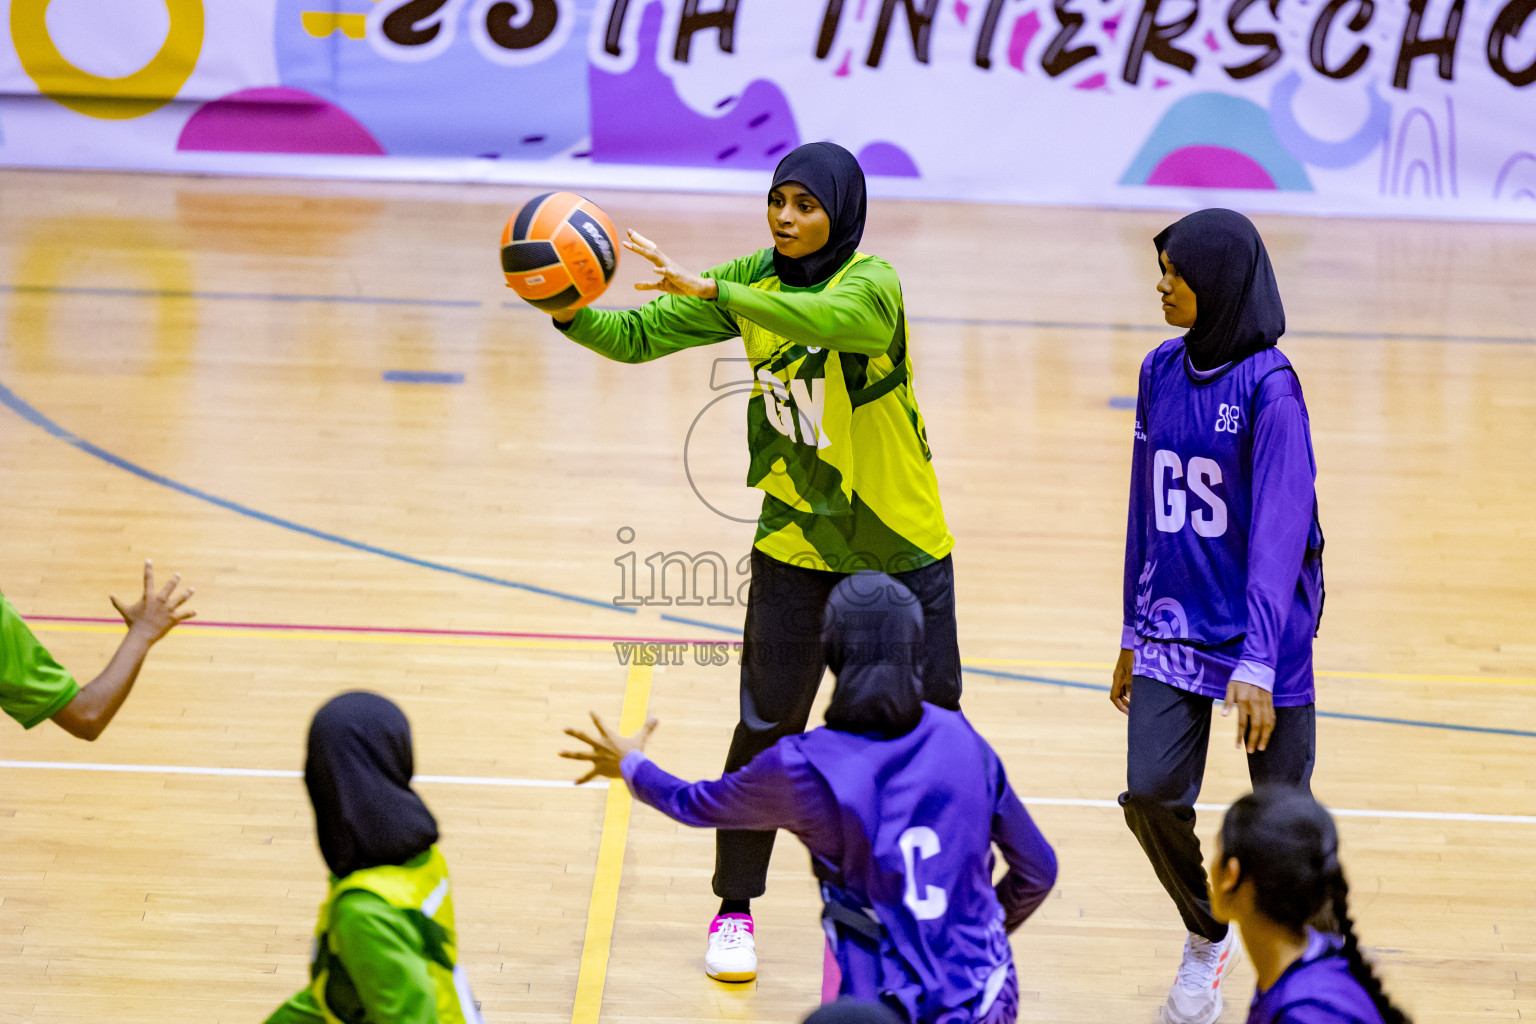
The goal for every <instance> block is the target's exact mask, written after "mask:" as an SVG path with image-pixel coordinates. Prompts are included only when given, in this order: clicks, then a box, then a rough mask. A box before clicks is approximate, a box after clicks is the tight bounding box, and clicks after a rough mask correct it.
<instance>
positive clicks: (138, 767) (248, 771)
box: [0, 688, 1536, 853]
mask: <svg viewBox="0 0 1536 1024" xmlns="http://www.w3.org/2000/svg"><path fill="white" fill-rule="evenodd" d="M637 689H638V688H637ZM640 696H641V695H640V694H639V693H638V692H637V693H636V694H635V698H636V699H635V701H634V702H633V703H631V704H628V705H626V707H625V714H624V720H623V721H622V722H621V729H623V730H624V731H633V730H632V729H629V728H627V727H628V726H630V725H631V724H633V725H634V728H639V724H638V722H635V723H631V722H630V721H629V720H628V719H629V718H630V717H638V718H639V719H640V720H643V719H644V706H643V705H641V704H639V702H638V701H639V698H640ZM636 709H638V710H636ZM631 712H633V715H631ZM5 768H13V769H19V770H30V771H71V772H117V773H127V774H134V775H204V776H224V777H234V778H254V779H300V778H303V776H304V773H303V772H301V771H295V770H292V769H278V768H211V767H209V768H205V767H197V766H192V765H155V764H91V763H83V762H77V761H0V769H5ZM411 781H412V782H426V783H434V784H438V785H445V786H500V787H504V788H516V789H593V790H603V789H609V790H610V792H614V791H618V792H623V793H624V794H625V795H626V796H627V795H628V787H626V786H613V787H611V788H610V787H609V785H608V783H607V782H606V781H605V780H602V779H598V780H596V781H594V782H589V783H587V784H586V785H584V786H577V785H576V784H575V783H574V782H570V781H567V780H562V779H519V778H506V779H503V778H493V777H483V776H478V775H415V776H412V777H411ZM1019 799H1021V800H1022V801H1023V802H1024V804H1025V805H1026V806H1029V807H1082V808H1102V809H1114V810H1119V809H1120V804H1119V802H1118V801H1116V800H1094V799H1090V798H1087V797H1054V796H1022V797H1020V798H1019ZM1226 809H1227V808H1226V805H1225V804H1196V805H1195V810H1197V811H1217V812H1219V811H1225V810H1226ZM1328 810H1329V811H1330V812H1332V813H1333V814H1334V816H1336V817H1341V818H1387V819H1393V820H1401V821H1465V822H1469V823H1473V824H1485V825H1536V814H1476V813H1473V812H1470V811H1389V810H1381V809H1378V808H1374V807H1330V808H1328ZM605 817H606V812H605ZM618 852H619V853H622V848H621V849H620V850H619V851H618Z"/></svg>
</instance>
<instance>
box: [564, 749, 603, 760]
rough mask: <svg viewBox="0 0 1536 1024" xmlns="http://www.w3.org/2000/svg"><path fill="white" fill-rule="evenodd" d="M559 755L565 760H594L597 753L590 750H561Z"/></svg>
mask: <svg viewBox="0 0 1536 1024" xmlns="http://www.w3.org/2000/svg"><path fill="white" fill-rule="evenodd" d="M560 756H561V757H563V758H565V759H566V760H567V761H596V760H597V755H596V754H594V753H593V752H592V751H590V750H562V751H560Z"/></svg>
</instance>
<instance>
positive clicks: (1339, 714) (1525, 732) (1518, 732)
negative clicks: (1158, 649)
mask: <svg viewBox="0 0 1536 1024" xmlns="http://www.w3.org/2000/svg"><path fill="white" fill-rule="evenodd" d="M960 668H961V669H962V670H963V671H966V672H971V673H974V674H976V675H980V676H995V677H997V678H998V679H1019V680H1023V681H1024V682H1027V683H1046V684H1049V685H1051V686H1062V687H1066V688H1068V689H1072V690H1097V691H1098V692H1100V693H1108V692H1109V687H1107V686H1103V685H1101V684H1099V683H1076V682H1071V681H1069V680H1066V679H1048V678H1046V677H1044V676H1027V675H1024V674H1022V673H1019V672H999V671H998V670H997V669H987V668H975V667H972V666H969V665H966V664H965V663H964V662H961V663H960ZM1317 717H1318V718H1342V719H1344V720H1346V721H1350V722H1373V723H1375V724H1377V725H1407V726H1412V727H1413V728H1415V729H1442V730H1445V731H1448V732H1476V733H1483V734H1485V735H1489V736H1522V737H1526V738H1529V739H1536V732H1533V731H1531V730H1529V729H1495V728H1493V727H1492V726H1487V725H1460V724H1458V723H1456V722H1425V721H1420V720H1419V719H1415V718H1388V717H1387V716H1385V715H1354V714H1350V713H1348V712H1345V711H1323V710H1321V709H1319V710H1318V712H1317Z"/></svg>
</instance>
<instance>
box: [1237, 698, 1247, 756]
mask: <svg viewBox="0 0 1536 1024" xmlns="http://www.w3.org/2000/svg"><path fill="white" fill-rule="evenodd" d="M1236 745H1237V749H1239V750H1242V749H1243V748H1245V747H1246V746H1247V745H1248V709H1247V708H1245V707H1243V706H1242V705H1241V704H1239V705H1237V744H1236Z"/></svg>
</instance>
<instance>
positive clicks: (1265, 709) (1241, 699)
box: [1221, 682, 1275, 754]
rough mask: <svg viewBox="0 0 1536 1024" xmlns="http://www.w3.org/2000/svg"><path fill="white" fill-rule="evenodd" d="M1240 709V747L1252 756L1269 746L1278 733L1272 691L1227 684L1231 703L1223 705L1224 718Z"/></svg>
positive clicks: (1241, 684) (1238, 717)
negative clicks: (1270, 692) (1270, 739)
mask: <svg viewBox="0 0 1536 1024" xmlns="http://www.w3.org/2000/svg"><path fill="white" fill-rule="evenodd" d="M1233 708H1236V709H1237V746H1238V749H1240V750H1247V751H1248V753H1250V754H1252V753H1255V752H1257V751H1260V750H1263V749H1264V748H1265V747H1267V746H1269V737H1270V734H1271V733H1273V732H1274V731H1275V701H1274V698H1273V697H1271V696H1270V695H1269V691H1268V690H1266V689H1263V688H1262V687H1258V686H1254V685H1253V684H1252V683H1239V682H1229V683H1227V699H1226V701H1225V702H1224V703H1223V704H1222V705H1221V713H1222V715H1223V717H1225V716H1226V715H1230V714H1231V713H1232V709H1233Z"/></svg>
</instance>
